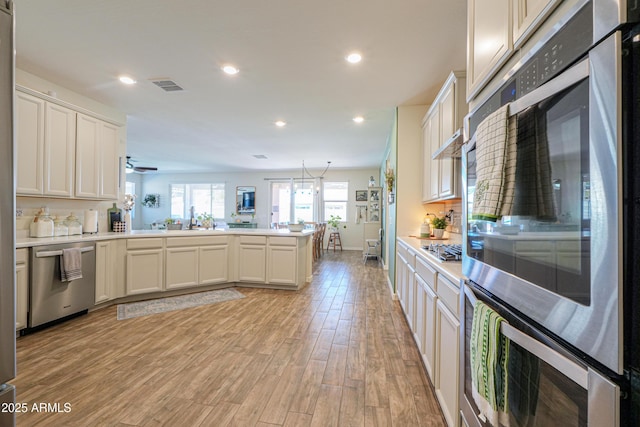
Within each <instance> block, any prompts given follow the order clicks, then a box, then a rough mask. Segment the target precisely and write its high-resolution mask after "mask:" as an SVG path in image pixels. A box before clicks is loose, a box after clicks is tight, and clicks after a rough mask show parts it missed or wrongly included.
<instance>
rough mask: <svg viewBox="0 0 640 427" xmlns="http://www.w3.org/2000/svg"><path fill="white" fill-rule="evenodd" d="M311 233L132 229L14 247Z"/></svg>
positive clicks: (25, 240) (27, 240)
mask: <svg viewBox="0 0 640 427" xmlns="http://www.w3.org/2000/svg"><path fill="white" fill-rule="evenodd" d="M311 234H313V230H302V231H289V230H286V229H285V230H283V229H279V230H272V229H270V228H232V229H215V230H204V229H195V230H132V231H129V232H125V233H114V232H107V233H96V234H82V235H80V234H78V235H73V236H59V237H22V238H16V248H29V247H32V246H43V245H55V244H58V243H74V242H91V241H99V240H113V239H135V238H149V237H186V236H190V237H196V236H217V235H254V236H255V235H258V236H291V237H305V236H310V235H311Z"/></svg>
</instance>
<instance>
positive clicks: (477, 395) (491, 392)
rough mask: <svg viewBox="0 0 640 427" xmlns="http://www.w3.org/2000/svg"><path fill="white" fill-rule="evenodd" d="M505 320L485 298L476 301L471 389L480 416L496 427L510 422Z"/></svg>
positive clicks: (472, 331) (472, 330) (470, 349)
mask: <svg viewBox="0 0 640 427" xmlns="http://www.w3.org/2000/svg"><path fill="white" fill-rule="evenodd" d="M504 321H505V320H504V319H503V318H502V317H501V316H500V315H499V314H498V313H496V312H495V311H493V310H492V309H491V308H489V307H488V306H487V305H486V304H484V303H483V302H482V301H477V302H476V303H475V305H474V308H473V323H472V325H471V339H470V343H469V344H470V345H469V355H470V366H471V392H472V394H473V400H474V401H475V403H476V406H477V407H478V410H479V411H480V414H478V416H479V418H480V419H481V420H482V421H484V422H488V423H489V424H491V425H492V426H494V427H498V425H499V424H498V423H499V422H500V423H502V424H504V425H509V421H508V416H507V411H508V404H507V402H508V396H507V391H508V390H507V389H508V387H507V385H508V378H507V365H508V363H509V339H508V338H507V337H505V336H503V335H502V334H501V333H500V324H501V323H502V322H504ZM505 323H506V322H505Z"/></svg>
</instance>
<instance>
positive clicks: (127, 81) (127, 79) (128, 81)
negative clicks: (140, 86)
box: [118, 76, 136, 85]
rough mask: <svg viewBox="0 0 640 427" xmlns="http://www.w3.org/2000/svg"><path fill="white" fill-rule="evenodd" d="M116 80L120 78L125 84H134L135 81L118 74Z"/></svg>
mask: <svg viewBox="0 0 640 427" xmlns="http://www.w3.org/2000/svg"><path fill="white" fill-rule="evenodd" d="M118 80H120V81H121V82H122V83H124V84H126V85H134V84H136V81H135V80H134V79H132V78H131V77H129V76H120V77H118Z"/></svg>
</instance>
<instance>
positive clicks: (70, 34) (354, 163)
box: [15, 0, 466, 172]
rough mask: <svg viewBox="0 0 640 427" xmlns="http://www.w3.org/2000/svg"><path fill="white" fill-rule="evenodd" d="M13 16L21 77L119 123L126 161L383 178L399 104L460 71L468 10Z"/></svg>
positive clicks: (417, 6)
mask: <svg viewBox="0 0 640 427" xmlns="http://www.w3.org/2000/svg"><path fill="white" fill-rule="evenodd" d="M15 4H16V65H17V67H18V68H20V69H22V70H24V71H27V72H29V73H32V74H35V75H36V76H39V77H42V78H44V79H46V80H49V81H51V82H53V83H56V84H58V85H61V86H64V87H66V88H68V89H71V90H72V91H75V92H77V93H80V94H82V95H84V96H86V97H89V98H92V99H95V100H97V101H99V102H101V103H103V104H106V105H109V106H111V107H114V108H117V109H119V110H121V111H123V112H125V113H126V114H127V154H128V155H130V156H132V157H133V158H134V159H136V160H137V161H138V162H137V163H136V166H157V167H158V168H159V172H178V171H211V172H227V171H229V172H237V171H258V170H283V169H296V168H300V167H301V165H302V162H303V161H304V163H305V166H306V167H307V168H324V166H326V164H327V162H328V161H331V166H332V168H333V167H335V168H364V167H378V166H379V165H380V164H381V162H382V160H383V156H384V152H385V147H386V144H387V139H388V136H389V133H390V131H391V129H392V124H393V119H394V109H395V106H397V105H416V104H428V103H429V102H430V100H432V99H433V98H434V97H435V95H436V94H437V91H438V90H439V88H440V86H441V85H442V83H443V82H444V80H445V79H446V77H447V75H448V73H449V71H451V70H453V69H456V70H460V69H464V68H465V55H466V0H449V1H434V0H431V1H429V0H400V1H389V0H346V1H345V0H324V1H315V2H310V1H301V0H252V1H247V0H245V1H242V0H233V1H229V0H225V1H222V0H188V1H186V0H185V1H182V2H176V1H168V0H133V1H132V0H110V1H86V0H57V1H51V0H15ZM352 51H358V52H360V53H361V54H362V57H363V59H362V61H361V62H360V63H359V64H355V65H354V64H350V63H348V62H347V61H346V60H345V57H346V56H347V55H348V54H349V53H350V52H352ZM228 63H231V64H234V65H235V66H237V67H238V68H239V69H240V72H239V73H238V74H236V75H234V76H229V75H226V74H225V73H223V72H222V71H221V67H222V66H223V65H224V64H228ZM123 74H125V75H129V76H131V77H132V78H134V79H136V81H137V83H136V84H135V85H132V86H126V85H123V84H122V83H120V82H119V81H118V77H119V76H120V75H123ZM155 78H168V79H171V80H173V81H175V82H176V83H177V84H178V85H180V86H181V87H182V88H183V89H184V90H183V91H177V92H165V91H163V90H162V89H160V88H159V87H157V86H156V85H155V84H153V83H151V81H150V79H155ZM357 115H360V116H362V117H364V119H365V121H364V122H363V123H360V124H357V123H354V121H353V120H352V118H353V117H355V116H357ZM277 120H284V121H286V123H287V125H286V126H284V127H282V128H279V127H277V126H275V125H274V122H275V121H277ZM254 155H263V156H266V159H257V158H255V157H254Z"/></svg>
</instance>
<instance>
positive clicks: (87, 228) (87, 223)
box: [82, 209, 98, 233]
mask: <svg viewBox="0 0 640 427" xmlns="http://www.w3.org/2000/svg"><path fill="white" fill-rule="evenodd" d="M82 232H83V233H97V232H98V211H94V210H93V209H89V210H86V211H84V222H83V224H82Z"/></svg>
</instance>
